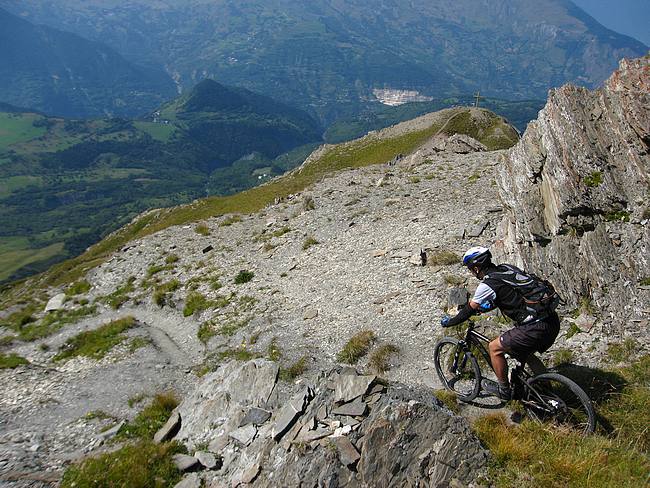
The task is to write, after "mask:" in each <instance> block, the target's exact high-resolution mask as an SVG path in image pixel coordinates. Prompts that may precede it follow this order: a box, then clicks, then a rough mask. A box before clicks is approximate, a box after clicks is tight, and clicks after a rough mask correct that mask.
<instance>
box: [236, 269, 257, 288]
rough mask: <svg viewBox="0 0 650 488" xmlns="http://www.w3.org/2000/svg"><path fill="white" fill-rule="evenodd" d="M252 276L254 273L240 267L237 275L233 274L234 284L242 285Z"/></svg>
mask: <svg viewBox="0 0 650 488" xmlns="http://www.w3.org/2000/svg"><path fill="white" fill-rule="evenodd" d="M253 276H255V273H253V272H252V271H248V270H246V269H242V270H241V271H240V272H239V273H237V276H235V280H234V281H235V284H236V285H242V284H244V283H248V282H249V281H250V280H252V279H253Z"/></svg>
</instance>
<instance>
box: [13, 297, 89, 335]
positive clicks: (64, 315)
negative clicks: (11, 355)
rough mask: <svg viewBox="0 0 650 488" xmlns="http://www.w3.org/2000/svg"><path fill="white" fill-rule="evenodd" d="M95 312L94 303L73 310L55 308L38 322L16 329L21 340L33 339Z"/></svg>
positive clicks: (51, 332) (50, 333) (52, 332)
mask: <svg viewBox="0 0 650 488" xmlns="http://www.w3.org/2000/svg"><path fill="white" fill-rule="evenodd" d="M96 312H97V306H96V305H84V306H82V307H80V308H77V309H74V310H57V311H55V312H50V313H48V314H47V315H46V316H45V317H43V318H42V319H41V320H40V321H39V322H31V323H29V324H27V325H25V326H24V327H21V328H20V330H19V331H18V337H19V338H20V339H21V340H23V341H35V340H37V339H42V338H44V337H48V336H50V335H52V334H54V333H55V332H56V331H58V330H60V329H61V328H62V327H63V326H65V325H68V324H73V323H75V322H78V321H79V320H81V319H82V318H84V317H87V316H89V315H93V314H95V313H96Z"/></svg>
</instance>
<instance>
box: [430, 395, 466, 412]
mask: <svg viewBox="0 0 650 488" xmlns="http://www.w3.org/2000/svg"><path fill="white" fill-rule="evenodd" d="M433 394H434V395H435V396H436V398H437V399H438V400H440V401H441V402H442V404H443V405H444V406H445V407H447V408H448V409H449V410H451V411H452V412H453V413H455V414H456V415H458V414H459V413H460V405H458V400H457V397H456V394H455V393H454V392H453V391H449V390H436V391H435V392H434V393H433Z"/></svg>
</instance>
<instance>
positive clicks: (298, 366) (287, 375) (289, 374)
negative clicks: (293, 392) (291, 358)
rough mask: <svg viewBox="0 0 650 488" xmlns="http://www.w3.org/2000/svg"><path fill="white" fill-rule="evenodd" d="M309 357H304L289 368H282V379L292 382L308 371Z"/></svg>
mask: <svg viewBox="0 0 650 488" xmlns="http://www.w3.org/2000/svg"><path fill="white" fill-rule="evenodd" d="M307 359H308V358H307V356H302V357H301V358H300V359H298V360H297V361H296V362H295V363H293V364H292V365H291V366H289V367H288V368H280V375H279V376H280V379H281V380H282V381H287V382H291V381H293V380H295V379H296V378H297V377H298V376H300V375H302V374H303V373H304V372H305V371H307Z"/></svg>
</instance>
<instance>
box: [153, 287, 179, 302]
mask: <svg viewBox="0 0 650 488" xmlns="http://www.w3.org/2000/svg"><path fill="white" fill-rule="evenodd" d="M180 286H181V284H180V282H179V281H178V280H171V281H168V282H167V283H163V284H161V285H158V286H156V288H155V289H154V292H153V301H154V303H155V304H156V305H158V306H159V307H163V306H165V304H166V303H167V301H168V300H169V296H170V295H171V294H172V293H173V292H175V291H176V290H178V288H179V287H180Z"/></svg>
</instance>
